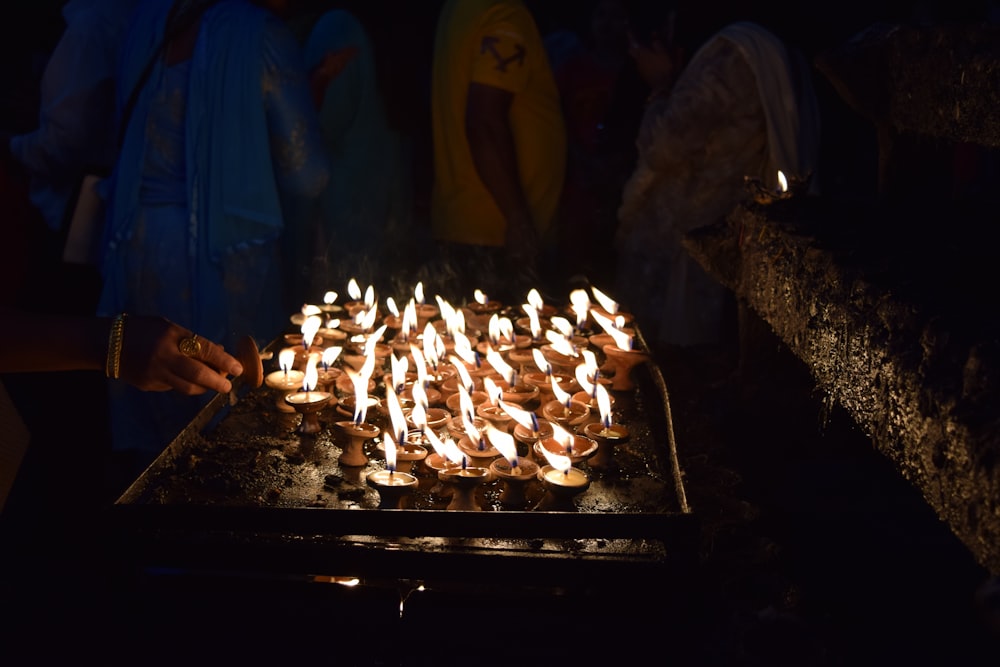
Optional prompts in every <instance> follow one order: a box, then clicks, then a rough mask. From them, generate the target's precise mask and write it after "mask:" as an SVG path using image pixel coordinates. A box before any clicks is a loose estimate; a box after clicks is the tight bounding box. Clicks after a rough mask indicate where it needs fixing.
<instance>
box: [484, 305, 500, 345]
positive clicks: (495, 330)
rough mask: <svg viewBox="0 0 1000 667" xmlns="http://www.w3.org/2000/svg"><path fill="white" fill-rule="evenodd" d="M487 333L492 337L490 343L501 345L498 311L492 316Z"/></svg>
mask: <svg viewBox="0 0 1000 667" xmlns="http://www.w3.org/2000/svg"><path fill="white" fill-rule="evenodd" d="M487 333H488V334H489V337H490V345H491V346H493V347H497V346H498V345H500V316H499V315H497V314H496V313H493V315H492V316H491V317H490V323H489V327H488V328H487Z"/></svg>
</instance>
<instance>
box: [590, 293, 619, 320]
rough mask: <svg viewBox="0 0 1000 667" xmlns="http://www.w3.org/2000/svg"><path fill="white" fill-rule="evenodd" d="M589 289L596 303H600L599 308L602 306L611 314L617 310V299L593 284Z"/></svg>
mask: <svg viewBox="0 0 1000 667" xmlns="http://www.w3.org/2000/svg"><path fill="white" fill-rule="evenodd" d="M590 291H591V292H593V293H594V298H595V299H597V303H599V304H601V308H603V309H604V310H605V312H608V313H611V314H612V315H615V314H616V313H617V312H618V302H617V301H615V300H614V299H612V298H611V297H610V296H608V295H607V294H605V293H604V292H602V291H601V290H599V289H597V288H596V287H594V286H591V288H590Z"/></svg>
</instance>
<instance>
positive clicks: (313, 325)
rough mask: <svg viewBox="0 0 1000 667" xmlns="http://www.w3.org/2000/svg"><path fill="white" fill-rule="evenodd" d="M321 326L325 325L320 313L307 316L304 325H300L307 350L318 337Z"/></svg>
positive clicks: (303, 343)
mask: <svg viewBox="0 0 1000 667" xmlns="http://www.w3.org/2000/svg"><path fill="white" fill-rule="evenodd" d="M321 326H323V318H322V317H320V316H319V315H310V316H309V317H307V318H306V321H305V322H303V323H302V326H301V327H300V330H301V331H302V345H303V346H304V347H305V348H306V349H307V350H308V349H309V346H310V345H312V344H313V341H314V340H315V339H316V332H317V331H319V328H320V327H321Z"/></svg>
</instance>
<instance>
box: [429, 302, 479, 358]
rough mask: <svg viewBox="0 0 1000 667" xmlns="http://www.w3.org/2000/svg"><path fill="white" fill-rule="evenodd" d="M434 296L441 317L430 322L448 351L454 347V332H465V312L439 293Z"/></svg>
mask: <svg viewBox="0 0 1000 667" xmlns="http://www.w3.org/2000/svg"><path fill="white" fill-rule="evenodd" d="M435 298H436V299H437V302H438V309H439V310H440V311H441V319H438V320H433V321H432V323H431V324H432V326H433V327H434V330H435V331H436V332H437V333H438V335H439V336H441V340H442V341H444V348H445V351H446V352H448V353H450V352H451V351H452V350H453V349H454V347H455V334H459V333H460V334H465V313H464V312H463V311H462V310H461V309H459V308H455V307H454V306H452V305H451V304H450V303H448V301H446V300H445V299H443V298H441V296H440V295H438V296H436V297H435ZM477 336H478V334H477Z"/></svg>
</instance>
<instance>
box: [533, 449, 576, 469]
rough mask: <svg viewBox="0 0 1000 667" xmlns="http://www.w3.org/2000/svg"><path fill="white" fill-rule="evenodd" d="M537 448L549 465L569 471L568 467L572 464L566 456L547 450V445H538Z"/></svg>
mask: <svg viewBox="0 0 1000 667" xmlns="http://www.w3.org/2000/svg"><path fill="white" fill-rule="evenodd" d="M539 449H541V450H542V454H543V455H545V460H546V461H548V462H549V465H550V466H552V467H553V468H555V469H556V470H558V471H559V472H569V469H570V468H571V467H572V466H573V461H572V460H570V458H569V457H568V456H564V455H562V454H557V453H556V452H552V451H549V448H548V447H539Z"/></svg>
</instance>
